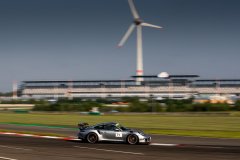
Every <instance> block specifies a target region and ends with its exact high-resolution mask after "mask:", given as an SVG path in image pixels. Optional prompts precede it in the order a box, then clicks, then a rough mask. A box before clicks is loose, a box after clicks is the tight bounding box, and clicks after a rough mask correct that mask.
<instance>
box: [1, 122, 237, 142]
mask: <svg viewBox="0 0 240 160" xmlns="http://www.w3.org/2000/svg"><path fill="white" fill-rule="evenodd" d="M0 129H6V130H11V131H29V132H37V133H55V134H61V135H67V136H71V137H74V138H76V137H77V132H78V129H76V130H75V129H64V128H48V127H36V126H23V125H11V124H0ZM151 137H152V142H153V143H169V144H187V145H207V146H227V147H228V146H236V147H237V146H240V139H223V138H201V137H184V136H167V135H151Z"/></svg>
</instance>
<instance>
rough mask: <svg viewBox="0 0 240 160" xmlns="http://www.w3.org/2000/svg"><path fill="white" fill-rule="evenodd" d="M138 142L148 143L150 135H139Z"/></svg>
mask: <svg viewBox="0 0 240 160" xmlns="http://www.w3.org/2000/svg"><path fill="white" fill-rule="evenodd" d="M139 143H141V144H148V143H151V137H150V136H149V137H139Z"/></svg>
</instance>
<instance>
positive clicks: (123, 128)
mask: <svg viewBox="0 0 240 160" xmlns="http://www.w3.org/2000/svg"><path fill="white" fill-rule="evenodd" d="M116 126H117V127H118V128H120V129H121V130H123V131H124V130H128V129H127V128H126V127H124V126H122V125H121V124H116Z"/></svg>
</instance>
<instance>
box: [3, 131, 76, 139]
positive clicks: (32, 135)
mask: <svg viewBox="0 0 240 160" xmlns="http://www.w3.org/2000/svg"><path fill="white" fill-rule="evenodd" d="M0 134H9V135H17V136H27V137H41V138H51V139H67V140H68V139H69V140H79V139H76V138H69V137H55V136H44V135H34V134H24V133H11V132H0Z"/></svg>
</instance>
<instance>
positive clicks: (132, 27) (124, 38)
mask: <svg viewBox="0 0 240 160" xmlns="http://www.w3.org/2000/svg"><path fill="white" fill-rule="evenodd" d="M135 26H136V25H135V24H134V23H133V24H131V26H130V27H129V29H128V31H127V32H126V34H125V35H124V36H123V38H122V40H121V42H120V43H119V44H118V47H117V48H121V47H122V45H123V44H124V42H125V41H126V40H127V38H128V37H129V35H130V34H131V33H132V31H133V29H134V28H135Z"/></svg>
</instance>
